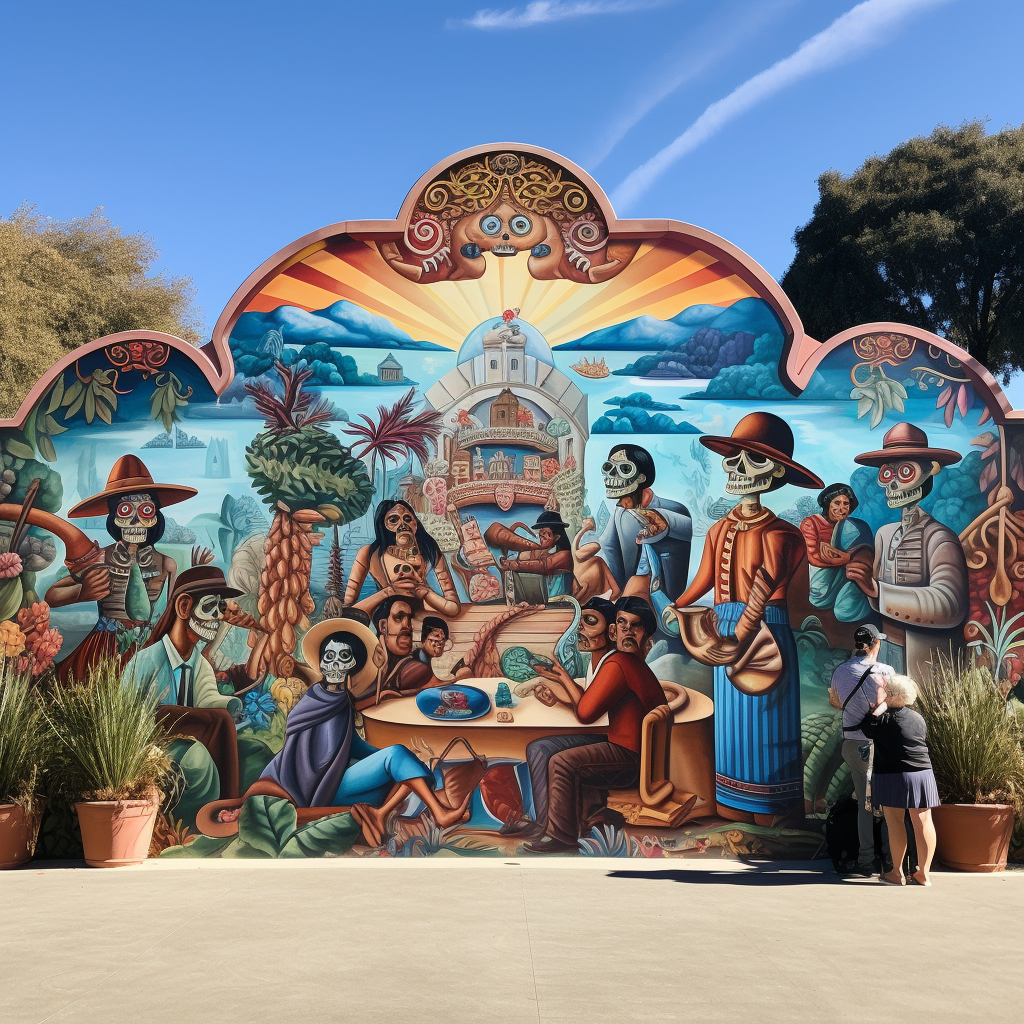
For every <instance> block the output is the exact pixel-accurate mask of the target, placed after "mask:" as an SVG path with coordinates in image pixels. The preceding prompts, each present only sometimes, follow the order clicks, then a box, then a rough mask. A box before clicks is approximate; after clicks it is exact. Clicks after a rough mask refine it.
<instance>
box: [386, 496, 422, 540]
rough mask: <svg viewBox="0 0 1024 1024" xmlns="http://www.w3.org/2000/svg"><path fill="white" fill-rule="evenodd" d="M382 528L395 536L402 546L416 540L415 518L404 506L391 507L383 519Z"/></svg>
mask: <svg viewBox="0 0 1024 1024" xmlns="http://www.w3.org/2000/svg"><path fill="white" fill-rule="evenodd" d="M384 526H385V527H386V528H387V529H388V530H390V531H391V532H392V533H393V534H394V535H395V540H397V541H398V543H399V544H402V545H403V546H406V547H407V546H408V545H410V544H411V543H412V542H413V541H414V540H415V539H416V517H415V516H414V515H413V514H412V512H410V511H409V509H407V508H406V507H405V506H404V505H393V506H392V507H391V509H390V511H389V512H388V514H387V515H386V516H385V517H384Z"/></svg>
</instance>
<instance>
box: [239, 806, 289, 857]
mask: <svg viewBox="0 0 1024 1024" xmlns="http://www.w3.org/2000/svg"><path fill="white" fill-rule="evenodd" d="M295 823H296V818H295V805H294V804H293V803H292V802H291V801H290V800H285V799H283V798H282V797H274V796H251V797H249V799H248V800H246V801H245V803H244V804H243V805H242V813H241V814H240V815H239V816H238V838H239V839H241V840H242V842H243V843H246V844H247V845H249V846H251V847H253V848H254V849H257V850H260V851H262V852H263V853H265V854H267V855H268V856H270V857H277V856H279V855H280V853H281V850H282V849H283V848H284V846H285V844H286V843H287V842H288V840H289V839H291V837H292V836H293V835H294V834H295V831H296V829H295Z"/></svg>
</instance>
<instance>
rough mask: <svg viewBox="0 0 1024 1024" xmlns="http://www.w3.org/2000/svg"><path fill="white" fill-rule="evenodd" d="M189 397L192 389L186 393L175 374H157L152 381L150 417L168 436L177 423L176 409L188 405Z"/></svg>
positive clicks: (168, 372) (167, 372)
mask: <svg viewBox="0 0 1024 1024" xmlns="http://www.w3.org/2000/svg"><path fill="white" fill-rule="evenodd" d="M93 376H95V374H93ZM191 396H192V388H191V387H189V389H188V390H187V391H186V390H185V388H184V387H182V384H181V381H180V380H178V377H177V375H176V374H173V373H171V372H170V371H169V370H168V371H166V372H164V373H158V374H157V375H156V377H155V378H154V379H153V397H152V398H151V399H150V400H149V413H150V417H151V418H152V419H154V420H159V421H160V422H161V423H162V424H163V428H164V430H166V431H167V433H168V434H169V433H170V432H171V428H172V427H173V426H174V424H175V423H177V422H178V409H179V408H180V407H181V406H185V405H188V400H189V398H190V397H191ZM107 422H108V423H109V422H110V421H109V420H108V421H107Z"/></svg>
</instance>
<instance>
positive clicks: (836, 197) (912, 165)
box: [782, 121, 1024, 377]
mask: <svg viewBox="0 0 1024 1024" xmlns="http://www.w3.org/2000/svg"><path fill="white" fill-rule="evenodd" d="M818 191H819V199H818V202H817V204H816V205H815V207H814V213H813V215H812V217H811V219H810V220H809V221H808V222H807V223H806V224H805V225H804V226H803V227H802V228H799V229H798V230H797V232H796V234H795V235H794V241H795V243H796V257H795V258H794V260H793V263H792V265H791V266H790V268H789V270H788V271H787V272H786V275H785V277H783V279H782V287H783V288H784V289H785V290H786V292H787V294H788V295H789V297H790V299H792V301H793V304H794V305H795V306H796V308H797V311H798V312H799V314H800V317H801V319H802V320H803V322H804V327H805V328H806V330H807V332H808V333H809V334H810V335H812V336H813V337H816V338H819V339H821V340H822V341H824V340H825V339H827V338H829V337H830V336H831V335H833V334H836V333H837V332H839V331H842V330H845V329H846V328H848V327H853V326H855V325H857V324H861V323H870V322H872V321H877V320H896V321H901V322H904V323H908V324H913V325H916V326H920V327H924V328H926V329H928V330H930V331H933V332H934V333H936V334H939V335H941V336H943V337H946V338H949V339H950V340H951V341H953V342H955V343H956V344H957V345H959V346H960V347H961V348H964V349H966V350H967V351H968V352H970V353H971V355H973V356H974V357H975V358H976V359H978V360H979V361H980V362H981V363H983V364H984V365H985V366H987V367H988V368H989V369H990V370H991V371H992V372H993V373H998V374H1002V375H1003V376H1004V377H1006V376H1007V375H1008V374H1009V373H1010V372H1011V371H1013V370H1016V369H1020V368H1022V367H1024V127H1021V128H1006V129H1004V130H1003V131H1001V132H998V133H996V134H992V135H986V133H985V124H984V122H983V121H970V122H967V123H966V124H963V125H961V126H960V127H959V128H947V127H944V126H940V127H938V128H936V129H935V131H933V132H932V133H931V135H928V136H921V137H918V138H913V139H909V140H908V141H906V142H904V143H901V144H900V145H899V146H897V147H896V148H895V149H893V150H892V152H890V153H888V154H887V155H886V156H882V157H871V158H870V159H869V160H866V161H865V162H864V164H863V166H861V167H860V168H858V169H857V170H856V171H854V172H853V174H851V175H849V176H848V177H844V176H843V175H842V174H840V173H839V172H838V171H827V172H826V173H824V174H823V175H821V177H820V178H819V179H818Z"/></svg>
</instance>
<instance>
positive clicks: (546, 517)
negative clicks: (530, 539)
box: [533, 509, 569, 530]
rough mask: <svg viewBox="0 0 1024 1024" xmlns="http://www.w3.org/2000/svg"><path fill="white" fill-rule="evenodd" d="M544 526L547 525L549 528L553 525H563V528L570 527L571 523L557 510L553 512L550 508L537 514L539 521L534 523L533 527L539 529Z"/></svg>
mask: <svg viewBox="0 0 1024 1024" xmlns="http://www.w3.org/2000/svg"><path fill="white" fill-rule="evenodd" d="M542 526H546V527H548V529H550V528H551V527H553V526H561V527H562V529H563V530H567V529H568V528H569V524H568V523H567V522H565V521H564V520H563V519H562V517H561V516H560V515H559V514H558V513H557V512H551V511H549V510H548V509H545V510H544V511H543V512H541V514H540V515H539V516H537V522H535V523H534V524H533V529H534V530H539V529H540V528H541V527H542Z"/></svg>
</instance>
